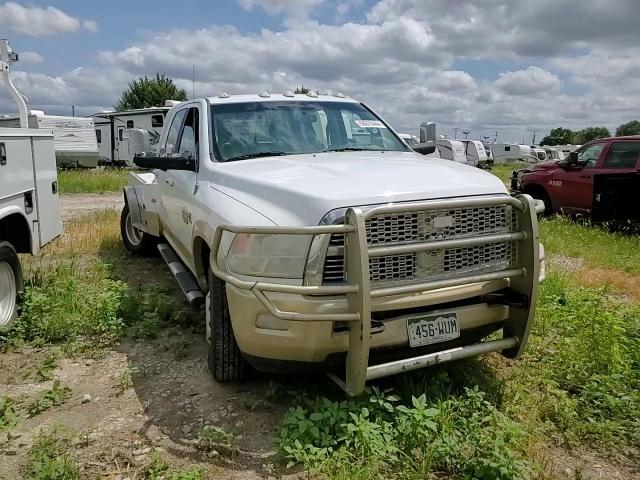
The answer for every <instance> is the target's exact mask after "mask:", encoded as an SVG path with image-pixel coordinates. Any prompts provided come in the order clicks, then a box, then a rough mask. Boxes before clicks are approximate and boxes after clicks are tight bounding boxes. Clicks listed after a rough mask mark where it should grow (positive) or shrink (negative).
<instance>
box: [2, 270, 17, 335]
mask: <svg viewBox="0 0 640 480" xmlns="http://www.w3.org/2000/svg"><path fill="white" fill-rule="evenodd" d="M17 294H18V291H17V288H16V278H15V276H14V274H13V269H12V268H11V265H9V264H8V263H7V262H0V327H3V326H5V325H8V324H9V322H10V321H11V320H13V316H14V314H15V311H16V296H17Z"/></svg>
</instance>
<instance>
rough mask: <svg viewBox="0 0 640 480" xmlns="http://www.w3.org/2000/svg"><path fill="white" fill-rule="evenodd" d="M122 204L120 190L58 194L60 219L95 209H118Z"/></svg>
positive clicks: (66, 219)
mask: <svg viewBox="0 0 640 480" xmlns="http://www.w3.org/2000/svg"><path fill="white" fill-rule="evenodd" d="M123 205H124V198H123V196H122V192H110V193H67V194H63V195H60V211H61V216H62V221H63V222H65V221H68V220H70V219H72V218H74V217H77V216H79V215H83V214H87V213H91V212H95V211H97V210H105V209H110V208H111V209H115V210H120V209H121V208H122V206H123Z"/></svg>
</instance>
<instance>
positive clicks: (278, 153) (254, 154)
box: [225, 152, 289, 162]
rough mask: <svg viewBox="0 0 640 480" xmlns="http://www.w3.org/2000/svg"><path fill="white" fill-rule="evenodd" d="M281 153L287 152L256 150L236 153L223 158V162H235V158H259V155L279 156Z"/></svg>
mask: <svg viewBox="0 0 640 480" xmlns="http://www.w3.org/2000/svg"><path fill="white" fill-rule="evenodd" d="M282 155H289V153H287V152H258V153H247V154H245V155H237V156H235V157H229V158H227V159H225V162H235V161H236V160H248V159H250V158H260V157H280V156H282Z"/></svg>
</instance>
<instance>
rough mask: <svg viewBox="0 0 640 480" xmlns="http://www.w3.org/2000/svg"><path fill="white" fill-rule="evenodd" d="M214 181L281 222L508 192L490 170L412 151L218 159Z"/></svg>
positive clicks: (310, 221)
mask: <svg viewBox="0 0 640 480" xmlns="http://www.w3.org/2000/svg"><path fill="white" fill-rule="evenodd" d="M213 180H214V181H213V182H212V183H211V187H212V188H215V189H217V190H220V191H221V192H223V193H225V194H227V195H229V196H231V197H233V198H235V199H237V200H238V201H240V202H242V203H244V204H246V205H248V206H250V207H251V208H253V209H255V210H257V211H259V212H260V213H262V214H263V215H265V216H266V217H268V218H270V219H271V220H272V221H273V222H275V223H276V224H278V225H317V224H318V223H319V222H320V220H321V219H322V217H323V216H324V215H325V214H326V213H328V212H329V211H331V210H334V209H336V208H343V207H353V206H360V205H375V204H384V203H389V202H406V201H415V200H429V199H437V198H447V197H464V196H471V195H489V194H496V193H498V194H508V192H507V190H506V187H505V185H504V184H503V183H502V182H501V181H500V180H499V179H498V178H497V177H495V176H494V175H492V174H491V173H488V172H485V171H482V170H480V169H477V168H475V167H471V166H468V165H463V164H460V163H457V162H453V161H450V160H441V159H438V158H433V157H425V156H423V155H420V154H417V153H414V152H371V153H369V152H340V153H335V152H333V153H317V154H306V155H291V156H283V157H266V158H258V159H251V160H242V161H238V162H229V163H219V164H216V166H215V168H214V173H213Z"/></svg>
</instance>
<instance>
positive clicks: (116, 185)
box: [58, 168, 131, 193]
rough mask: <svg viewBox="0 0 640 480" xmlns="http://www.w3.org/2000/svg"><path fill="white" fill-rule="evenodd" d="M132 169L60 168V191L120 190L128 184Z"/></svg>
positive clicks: (97, 191)
mask: <svg viewBox="0 0 640 480" xmlns="http://www.w3.org/2000/svg"><path fill="white" fill-rule="evenodd" d="M130 171H131V170H127V169H124V168H104V169H103V168H99V169H91V170H89V169H78V170H59V171H58V184H59V185H60V193H102V192H119V191H120V190H122V188H123V187H124V186H125V185H126V184H127V177H128V175H129V172H130Z"/></svg>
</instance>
